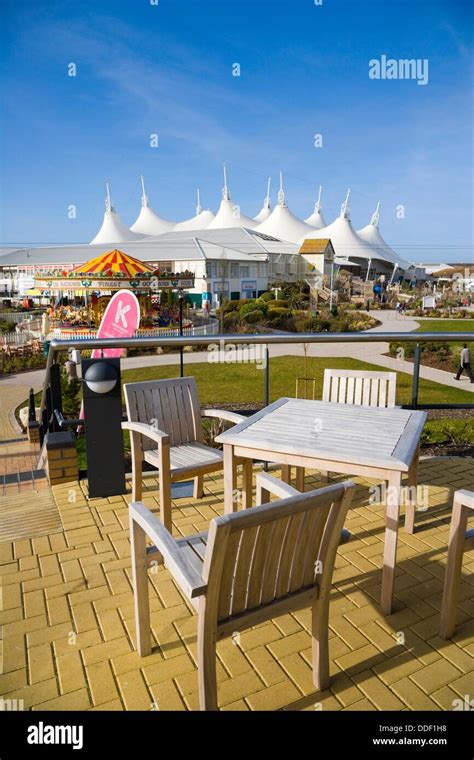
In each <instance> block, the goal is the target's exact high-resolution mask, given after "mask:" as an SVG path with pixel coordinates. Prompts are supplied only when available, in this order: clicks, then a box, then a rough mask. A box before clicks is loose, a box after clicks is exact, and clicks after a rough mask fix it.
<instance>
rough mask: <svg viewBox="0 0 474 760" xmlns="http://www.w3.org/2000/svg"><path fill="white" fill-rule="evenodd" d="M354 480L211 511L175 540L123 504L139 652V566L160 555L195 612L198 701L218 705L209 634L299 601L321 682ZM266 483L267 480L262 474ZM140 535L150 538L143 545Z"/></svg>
mask: <svg viewBox="0 0 474 760" xmlns="http://www.w3.org/2000/svg"><path fill="white" fill-rule="evenodd" d="M271 480H274V479H273V478H272V479H271ZM277 483H278V488H279V489H280V491H279V493H282V492H284V490H285V489H284V486H285V484H283V483H282V482H281V481H277ZM353 487H354V484H353V483H351V481H346V482H345V483H342V484H333V485H330V486H326V487H325V488H322V489H320V490H318V491H310V492H308V493H298V494H296V495H292V496H290V497H289V498H284V499H282V500H278V501H274V502H272V503H271V504H263V505H262V506H258V507H254V508H253V509H249V510H246V511H240V512H235V513H233V514H230V515H225V516H223V517H218V518H215V519H214V520H211V523H210V527H209V532H208V533H199V534H196V535H194V536H188V537H187V538H182V539H178V540H175V539H174V538H173V537H172V536H171V535H170V533H169V532H168V531H167V530H166V528H165V527H164V525H163V524H162V522H161V521H160V520H158V518H157V517H155V516H154V515H153V514H152V513H151V512H150V511H149V510H148V509H147V508H146V507H145V506H144V505H143V504H142V503H140V502H138V503H133V504H131V505H130V537H131V544H132V576H133V589H134V601H135V620H136V636H137V648H138V652H139V654H140V655H141V656H145V655H148V654H150V653H151V633H150V609H149V599H148V577H147V568H148V567H149V566H150V565H151V564H152V563H155V564H156V562H162V561H164V564H165V566H166V567H167V569H168V570H169V572H170V573H171V575H172V576H173V578H174V580H175V581H176V583H177V584H178V585H179V587H180V588H181V590H182V592H183V594H184V595H185V596H186V597H187V599H188V600H189V602H190V603H191V604H192V605H193V606H194V608H195V609H196V610H197V613H198V681H199V702H200V707H201V710H216V709H217V683H216V642H217V641H218V640H220V639H223V638H225V637H228V636H232V635H233V634H235V633H237V632H238V631H241V630H244V629H246V628H250V627H252V626H254V625H258V624H260V623H262V622H263V621H265V620H269V619H271V618H274V617H277V616H278V615H283V614H285V613H288V612H292V611H294V610H298V609H301V608H304V607H308V606H311V607H312V648H313V680H314V684H315V686H316V688H317V689H321V690H322V689H326V688H327V687H328V685H329V650H328V617H329V597H330V590H331V583H332V574H333V568H334V560H335V557H336V552H337V547H338V544H339V539H340V533H341V528H342V525H343V522H344V518H345V516H346V512H347V509H348V507H349V504H350V502H351V499H352V493H353ZM265 488H266V489H267V490H269V489H270V488H272V485H271V484H269V479H268V476H267V482H266V484H265ZM147 536H148V537H149V538H150V539H151V540H152V541H153V543H154V547H152V548H151V547H150V548H149V549H148V550H147V548H146V537H147Z"/></svg>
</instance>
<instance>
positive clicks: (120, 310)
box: [114, 301, 131, 329]
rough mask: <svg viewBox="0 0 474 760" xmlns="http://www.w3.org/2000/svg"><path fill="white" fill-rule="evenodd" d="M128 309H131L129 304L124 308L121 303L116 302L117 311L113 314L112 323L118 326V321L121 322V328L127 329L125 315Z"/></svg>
mask: <svg viewBox="0 0 474 760" xmlns="http://www.w3.org/2000/svg"><path fill="white" fill-rule="evenodd" d="M130 309H131V306H130V304H127V306H125V307H124V305H123V302H122V301H119V302H118V306H117V311H116V312H115V319H114V322H115V324H116V325H118V323H119V320H120V321H121V322H122V325H123V327H124V328H125V329H127V327H128V322H127V320H126V314H128V312H129V311H130Z"/></svg>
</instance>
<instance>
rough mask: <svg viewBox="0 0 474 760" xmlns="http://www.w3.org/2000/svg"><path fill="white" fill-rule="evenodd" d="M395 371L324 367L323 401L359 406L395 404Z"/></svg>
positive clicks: (392, 405)
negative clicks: (360, 370)
mask: <svg viewBox="0 0 474 760" xmlns="http://www.w3.org/2000/svg"><path fill="white" fill-rule="evenodd" d="M396 387H397V373H396V372H364V371H362V372H359V371H356V370H353V369H325V370H324V381H323V399H322V400H323V401H328V402H333V403H337V404H359V405H361V406H379V407H380V406H382V407H394V406H395V393H396Z"/></svg>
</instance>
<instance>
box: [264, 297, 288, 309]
mask: <svg viewBox="0 0 474 760" xmlns="http://www.w3.org/2000/svg"><path fill="white" fill-rule="evenodd" d="M268 308H269V309H271V310H272V311H273V309H287V308H288V301H285V300H284V299H283V298H279V299H277V298H274V299H273V301H269V302H268Z"/></svg>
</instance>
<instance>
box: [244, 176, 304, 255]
mask: <svg viewBox="0 0 474 760" xmlns="http://www.w3.org/2000/svg"><path fill="white" fill-rule="evenodd" d="M256 229H257V231H258V232H262V233H263V234H264V235H271V236H272V237H276V238H278V239H279V240H287V241H288V242H290V243H298V242H299V241H300V240H301V238H302V237H303V236H305V235H308V233H309V232H310V231H313V232H314V228H313V227H310V226H309V224H305V223H304V222H302V221H301V219H298V217H297V216H295V215H294V214H293V213H292V212H291V211H290V209H289V208H288V206H287V205H286V199H285V191H284V190H283V175H282V172H280V190H279V191H278V204H277V205H276V206H275V208H274V209H273V211H272V213H271V214H270V216H269V217H268V219H265V221H264V222H262V224H259V225H258V227H257V228H256Z"/></svg>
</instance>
